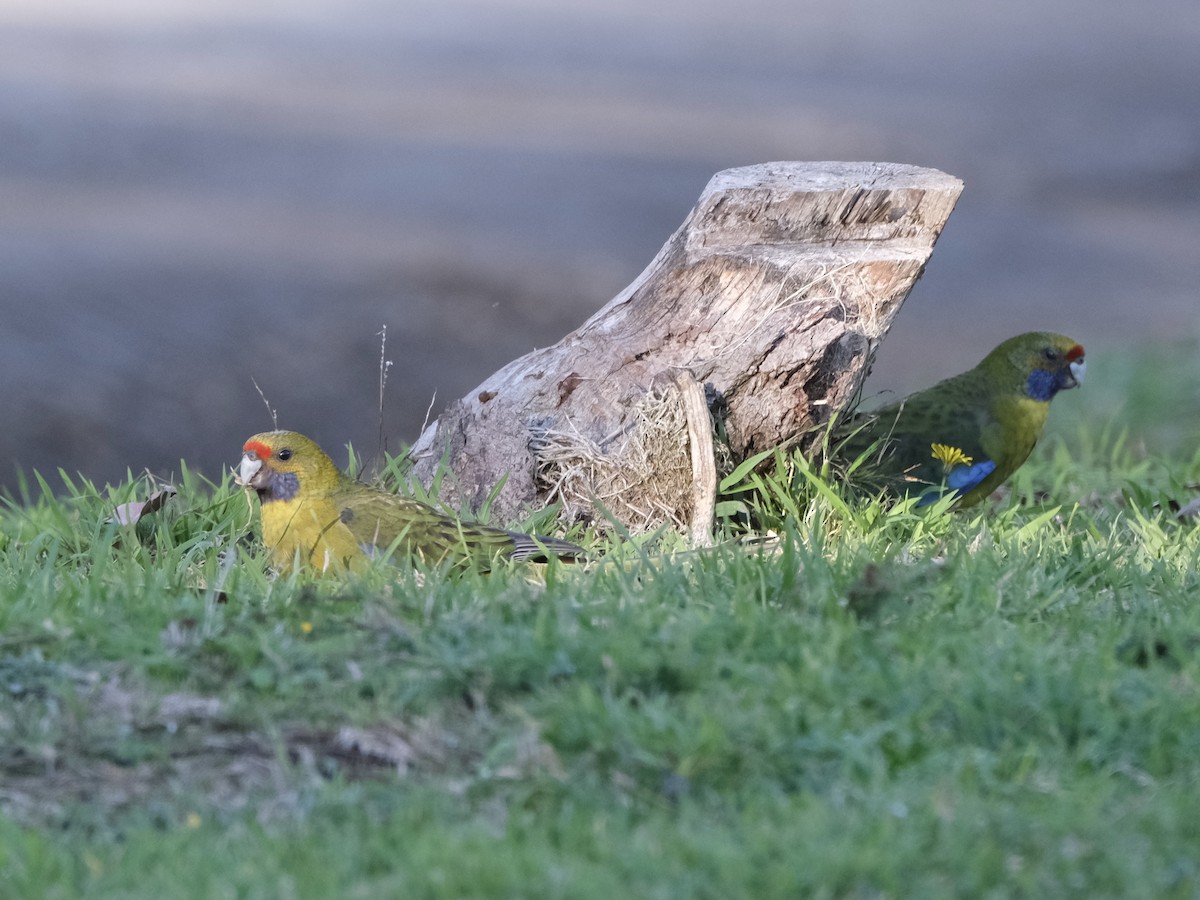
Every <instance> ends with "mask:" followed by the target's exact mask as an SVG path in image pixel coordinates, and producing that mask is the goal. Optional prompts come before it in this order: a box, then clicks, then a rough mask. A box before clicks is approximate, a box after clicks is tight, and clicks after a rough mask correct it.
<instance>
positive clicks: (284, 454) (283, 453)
mask: <svg viewBox="0 0 1200 900" xmlns="http://www.w3.org/2000/svg"><path fill="white" fill-rule="evenodd" d="M275 456H276V457H278V458H279V459H281V460H283V461H284V462H287V461H288V460H289V459H291V458H292V451H291V449H290V448H288V447H284V448H283V449H282V450H280V451H279V452H278V453H276V454H275Z"/></svg>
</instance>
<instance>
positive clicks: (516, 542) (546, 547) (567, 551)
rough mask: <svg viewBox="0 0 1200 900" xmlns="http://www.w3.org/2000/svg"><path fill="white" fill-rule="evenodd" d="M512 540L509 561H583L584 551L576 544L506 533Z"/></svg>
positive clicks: (514, 532) (516, 532)
mask: <svg viewBox="0 0 1200 900" xmlns="http://www.w3.org/2000/svg"><path fill="white" fill-rule="evenodd" d="M508 536H509V537H511V538H512V540H513V549H512V552H511V553H509V554H508V556H509V558H510V559H516V560H527V561H529V562H541V563H544V562H549V561H550V560H551V559H561V560H563V561H564V562H576V561H578V560H581V559H583V557H584V555H585V551H584V549H583V548H582V547H580V546H579V545H578V544H572V543H571V542H570V541H563V540H559V539H558V538H552V537H543V536H542V535H540V534H521V533H520V532H518V531H510V532H508Z"/></svg>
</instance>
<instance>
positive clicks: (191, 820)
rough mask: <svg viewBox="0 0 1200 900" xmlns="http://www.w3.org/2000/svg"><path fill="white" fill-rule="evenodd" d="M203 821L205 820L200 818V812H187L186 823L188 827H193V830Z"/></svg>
mask: <svg viewBox="0 0 1200 900" xmlns="http://www.w3.org/2000/svg"><path fill="white" fill-rule="evenodd" d="M202 821H203V820H202V819H201V818H200V813H195V812H190V813H188V814H187V819H186V824H187V827H188V828H190V829H192V831H195V830H196V829H197V828H199V827H200V825H201V823H202Z"/></svg>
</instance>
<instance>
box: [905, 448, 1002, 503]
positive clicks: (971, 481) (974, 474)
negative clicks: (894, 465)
mask: <svg viewBox="0 0 1200 900" xmlns="http://www.w3.org/2000/svg"><path fill="white" fill-rule="evenodd" d="M995 471H996V464H995V463H994V462H992V461H991V460H990V459H985V460H981V461H980V462H977V463H975V464H974V465H972V466H956V467H955V468H954V471H952V472H951V473H950V474H949V475H948V476H946V487H947V488H948V489H949V490H951V491H954V492H955V493H956V494H966V493H968V492H969V491H971V490H972V489H974V488H976V487H978V486H979V485H980V484H981V483H982V482H983V479H985V478H987V477H988V476H989V475H991V474H992V473H993V472H995ZM941 496H942V492H941V491H940V490H937V489H931V490H929V491H926V492H925V493H924V494H923V495H922V497H921V500H920V502H919V503H918V504H917V506H919V507H920V506H928V505H929V504H930V503H933V502H934V501H935V500H937V499H938V498H939V497H941Z"/></svg>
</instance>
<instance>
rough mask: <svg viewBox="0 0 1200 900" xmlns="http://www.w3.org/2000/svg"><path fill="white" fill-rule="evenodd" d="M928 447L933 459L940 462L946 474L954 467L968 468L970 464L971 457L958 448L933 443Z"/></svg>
mask: <svg viewBox="0 0 1200 900" xmlns="http://www.w3.org/2000/svg"><path fill="white" fill-rule="evenodd" d="M929 446H930V447H932V448H933V458H934V459H936V460H937V461H938V462H940V463H941V464H942V465H943V466H944V467H945V469H946V471H947V472H949V471H950V470H951V469H953V468H954V467H955V466H969V465H970V464H971V459H972V457H970V456H967V454H965V453H963V452H962V450H960V449H959V448H958V447H951V446H950V445H949V444H938V443H933V444H930V445H929Z"/></svg>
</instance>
